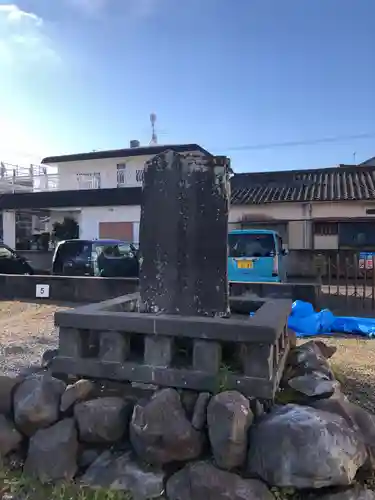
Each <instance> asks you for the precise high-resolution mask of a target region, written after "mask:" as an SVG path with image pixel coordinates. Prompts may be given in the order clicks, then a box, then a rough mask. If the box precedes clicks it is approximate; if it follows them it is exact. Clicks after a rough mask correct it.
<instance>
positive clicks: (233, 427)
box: [207, 391, 253, 470]
mask: <svg viewBox="0 0 375 500" xmlns="http://www.w3.org/2000/svg"><path fill="white" fill-rule="evenodd" d="M252 421H253V414H252V411H251V410H250V402H249V400H248V399H247V398H245V396H243V395H242V394H240V393H239V392H236V391H227V392H222V393H220V394H218V395H216V396H214V397H213V398H212V399H211V401H210V404H209V405H208V409H207V423H208V434H209V438H210V443H211V447H212V453H213V456H214V459H215V462H216V463H217V465H218V466H219V467H220V468H222V469H228V470H230V469H233V468H235V467H241V466H242V465H243V464H244V462H245V460H246V452H247V444H248V439H247V436H248V430H249V427H250V425H251V423H252Z"/></svg>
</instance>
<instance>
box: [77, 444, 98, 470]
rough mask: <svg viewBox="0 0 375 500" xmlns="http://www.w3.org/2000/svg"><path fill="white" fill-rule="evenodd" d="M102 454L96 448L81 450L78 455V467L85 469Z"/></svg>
mask: <svg viewBox="0 0 375 500" xmlns="http://www.w3.org/2000/svg"><path fill="white" fill-rule="evenodd" d="M102 452H103V450H101V451H100V450H99V449H96V448H87V449H82V450H81V451H80V452H79V454H78V467H80V468H82V469H87V467H90V465H92V464H93V463H94V462H95V460H97V459H98V458H99V456H100V455H101V454H102Z"/></svg>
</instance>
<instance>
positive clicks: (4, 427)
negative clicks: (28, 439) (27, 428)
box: [0, 415, 23, 457]
mask: <svg viewBox="0 0 375 500" xmlns="http://www.w3.org/2000/svg"><path fill="white" fill-rule="evenodd" d="M22 439H23V438H22V434H20V433H19V432H18V431H17V429H16V428H15V427H14V425H13V423H12V422H11V421H10V420H8V419H7V418H6V417H5V416H4V415H0V457H5V456H6V455H8V453H10V452H11V451H16V450H18V448H19V447H20V445H21V443H22Z"/></svg>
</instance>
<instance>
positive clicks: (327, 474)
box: [247, 404, 367, 488]
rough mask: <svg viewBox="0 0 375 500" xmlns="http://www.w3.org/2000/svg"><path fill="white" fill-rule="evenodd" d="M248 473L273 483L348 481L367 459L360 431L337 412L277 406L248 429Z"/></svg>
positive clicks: (306, 485)
mask: <svg viewBox="0 0 375 500" xmlns="http://www.w3.org/2000/svg"><path fill="white" fill-rule="evenodd" d="M250 443H251V445H250V450H249V455H248V464H247V465H248V472H249V473H250V474H255V475H258V476H259V477H261V478H262V479H263V480H264V481H266V482H267V483H268V484H271V485H272V486H278V487H295V488H323V487H328V486H347V485H350V484H351V483H352V481H353V479H354V476H355V474H356V472H357V470H358V468H359V467H361V466H362V465H363V464H364V463H365V461H366V458H367V452H366V448H365V446H364V444H363V442H362V438H361V436H360V435H359V433H358V432H357V431H356V430H355V429H353V428H352V427H351V426H349V425H348V424H347V422H346V421H345V419H343V418H342V417H340V416H339V415H334V414H333V413H328V412H324V411H320V410H316V409H315V408H311V407H308V406H299V405H293V404H289V405H286V406H283V407H276V408H275V409H274V410H273V411H272V412H271V413H270V414H268V415H267V416H266V417H264V418H263V419H261V420H260V421H259V423H258V424H257V425H254V426H253V427H252V428H251V430H250Z"/></svg>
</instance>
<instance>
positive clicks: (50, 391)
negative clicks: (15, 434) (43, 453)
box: [14, 374, 66, 436]
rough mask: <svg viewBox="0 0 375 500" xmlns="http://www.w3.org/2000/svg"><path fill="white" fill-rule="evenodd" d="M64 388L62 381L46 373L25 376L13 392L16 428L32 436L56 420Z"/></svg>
mask: <svg viewBox="0 0 375 500" xmlns="http://www.w3.org/2000/svg"><path fill="white" fill-rule="evenodd" d="M65 388H66V385H65V383H64V382H62V381H61V380H58V379H56V378H53V377H51V376H50V375H48V374H35V375H30V376H29V377H27V378H26V379H25V380H24V381H23V382H22V383H21V384H20V385H19V386H18V387H17V389H16V391H15V393H14V420H15V423H16V425H17V427H18V429H20V430H21V432H23V434H25V435H26V436H32V435H33V434H34V433H35V432H36V431H37V430H39V429H43V428H45V427H48V426H50V425H52V424H54V423H55V422H57V420H58V418H59V408H60V400H61V395H62V394H63V392H64V391H65Z"/></svg>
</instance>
